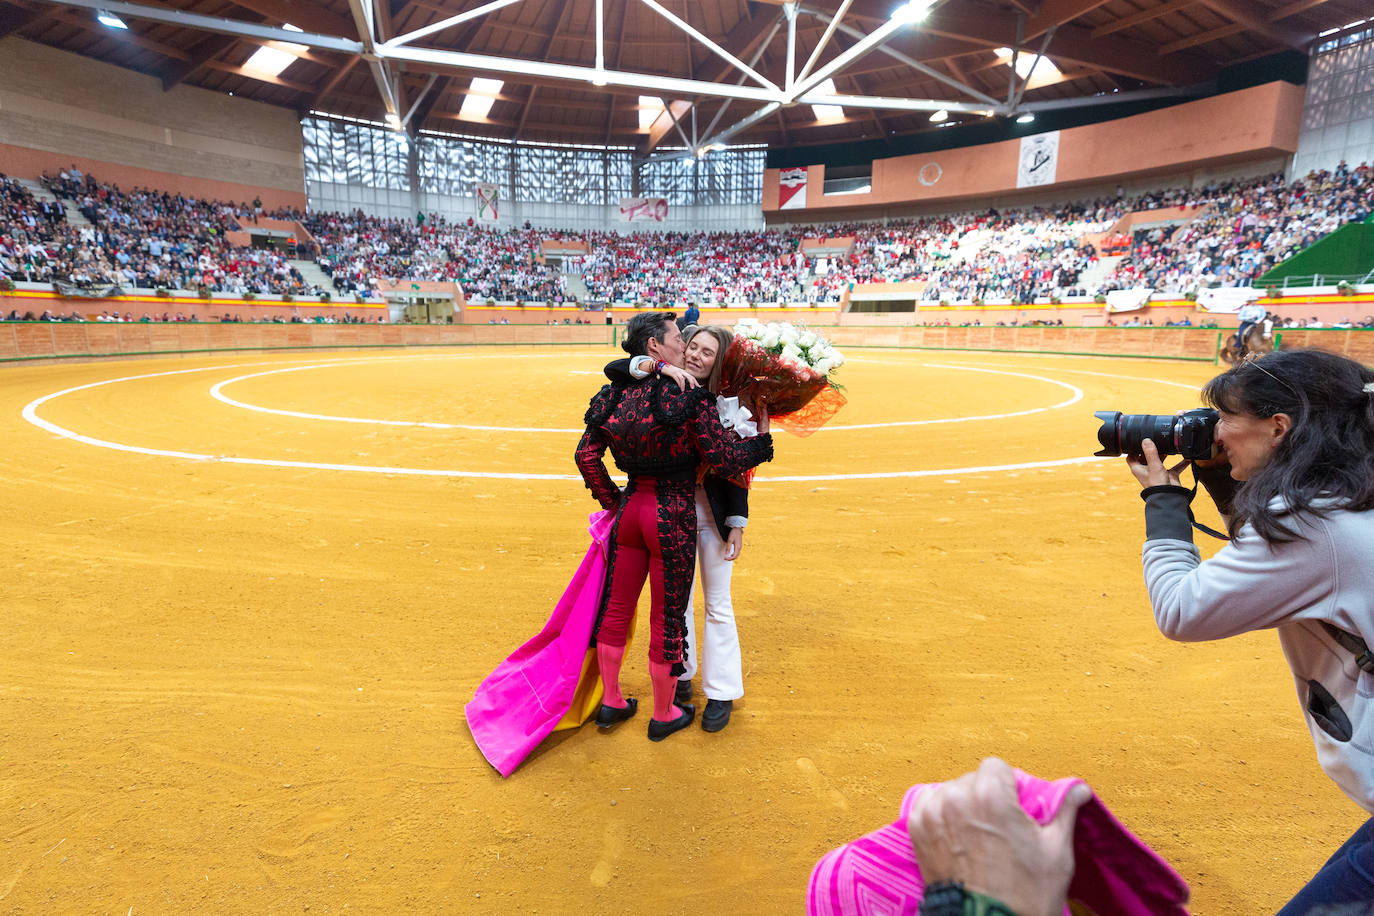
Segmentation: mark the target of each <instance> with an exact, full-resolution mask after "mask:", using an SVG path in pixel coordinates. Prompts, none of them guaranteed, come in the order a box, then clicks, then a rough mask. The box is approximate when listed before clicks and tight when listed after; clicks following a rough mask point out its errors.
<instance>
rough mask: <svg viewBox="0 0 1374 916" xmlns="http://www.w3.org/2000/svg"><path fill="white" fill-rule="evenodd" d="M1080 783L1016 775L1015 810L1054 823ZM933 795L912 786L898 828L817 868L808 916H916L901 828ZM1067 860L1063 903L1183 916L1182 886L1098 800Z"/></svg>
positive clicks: (911, 859) (918, 891)
mask: <svg viewBox="0 0 1374 916" xmlns="http://www.w3.org/2000/svg"><path fill="white" fill-rule="evenodd" d="M1080 782H1082V780H1081V779H1060V780H1057V781H1055V782H1046V781H1045V780H1043V779H1037V778H1036V777H1034V776H1030V775H1028V774H1026V773H1023V772H1021V771H1020V770H1017V771H1016V789H1017V792H1018V794H1019V795H1020V798H1021V807H1022V808H1024V809H1025V811H1026V813H1027V814H1029V815H1030V816H1031V817H1032V818H1034V819H1035V820H1036V821H1037V822H1038V823H1041V824H1047V823H1049V822H1050V821H1051V820H1053V819H1054V815H1055V813H1056V812H1057V811H1058V810H1059V808H1060V806H1061V805H1063V803H1064V798H1065V797H1066V796H1067V795H1068V794H1069V790H1070V789H1072V788H1073V787H1074V786H1076V785H1077V784H1078V783H1080ZM932 788H934V785H919V786H912V787H911V788H910V789H908V790H907V793H906V797H905V798H903V799H902V811H901V816H900V817H898V818H897V820H895V821H893V822H892V823H891V824H888V825H887V826H885V827H883V828H881V829H879V830H875V831H873V832H872V833H870V834H867V835H866V836H862V837H860V838H859V839H857V840H854V841H853V842H852V843H847V844H845V845H844V846H841V847H840V848H839V849H834V850H831V851H830V852H828V853H826V854H825V855H824V856H823V857H822V858H821V860H820V861H819V862H817V863H816V867H815V869H814V870H813V871H812V872H811V885H810V887H809V888H808V891H807V897H806V911H807V912H808V913H809V914H811V916H898V914H913V916H914V914H915V913H917V911H919V910H920V908H921V898H922V897H923V896H924V894H925V885H924V883H923V882H922V881H921V870H920V868H918V867H917V864H916V855H915V853H914V852H913V851H912V848H911V837H910V835H908V833H907V827H906V823H907V818H908V816H909V815H910V814H911V806H912V804H913V802H915V800H916V799H917V798H918V797H919V796H920V794H921V793H922V792H925V791H928V790H930V789H932ZM1073 855H1074V872H1073V881H1072V882H1071V883H1070V884H1069V900H1071V901H1073V902H1075V903H1079V904H1082V905H1083V906H1085V907H1087V908H1088V909H1089V910H1090V911H1091V912H1093V913H1096V914H1098V916H1186V914H1187V912H1188V910H1187V909H1186V908H1185V904H1187V902H1188V885H1187V883H1186V882H1185V881H1184V880H1183V879H1182V878H1181V877H1179V875H1178V873H1177V872H1175V871H1174V870H1173V869H1172V868H1170V867H1169V864H1168V863H1167V862H1165V861H1164V860H1163V859H1161V858H1160V857H1159V855H1158V854H1156V853H1155V851H1154V850H1152V849H1151V848H1150V847H1148V846H1146V845H1145V844H1144V843H1142V842H1141V841H1140V840H1139V839H1138V838H1137V837H1136V836H1135V835H1134V834H1133V833H1131V832H1130V831H1129V830H1127V829H1126V828H1125V827H1124V826H1123V825H1122V824H1121V822H1120V821H1118V820H1117V819H1116V818H1115V817H1114V816H1113V815H1112V813H1111V812H1110V811H1108V810H1107V807H1106V805H1104V804H1102V801H1101V799H1099V798H1098V797H1097V796H1096V795H1094V796H1093V797H1092V800H1091V801H1089V802H1088V803H1087V804H1085V805H1084V806H1083V807H1082V808H1080V809H1079V811H1078V821H1077V823H1076V824H1075V825H1074V832H1073ZM1064 913H1065V914H1066V916H1067V914H1068V913H1069V910H1068V909H1067V908H1066V909H1065V910H1064Z"/></svg>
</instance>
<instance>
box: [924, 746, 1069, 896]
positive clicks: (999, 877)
mask: <svg viewBox="0 0 1374 916" xmlns="http://www.w3.org/2000/svg"><path fill="white" fill-rule="evenodd" d="M1091 798H1092V792H1091V791H1090V790H1089V789H1088V787H1087V786H1086V785H1083V784H1079V785H1076V786H1074V787H1073V788H1072V789H1070V790H1069V794H1068V795H1067V796H1066V797H1065V798H1064V803H1063V806H1062V807H1061V808H1060V809H1059V812H1058V813H1057V814H1056V815H1055V816H1054V819H1053V820H1052V821H1050V822H1049V823H1048V824H1044V825H1041V824H1038V823H1036V822H1035V821H1034V820H1032V819H1031V818H1030V816H1029V815H1027V814H1026V812H1025V809H1023V808H1022V807H1021V803H1020V801H1019V800H1018V798H1017V793H1016V776H1015V774H1014V773H1013V772H1012V769H1011V767H1009V766H1007V764H1005V763H1003V762H1002V761H1001V760H998V759H997V758H996V757H989V758H988V759H987V760H984V761H983V762H982V764H981V765H980V766H979V767H978V769H977V770H975V771H974V772H972V773H967V774H965V775H963V776H960V777H959V778H958V779H956V780H954V781H953V782H947V783H944V784H943V785H940V786H937V787H935V788H932V789H930V790H927V791H926V792H924V793H922V794H921V795H920V796H918V797H917V799H916V803H915V804H914V805H912V808H911V815H910V816H909V817H908V819H907V830H908V831H909V832H910V834H911V845H912V848H913V850H914V851H915V853H916V861H917V862H918V863H919V864H920V866H921V878H922V880H924V881H925V882H926V884H927V885H930V884H933V883H935V882H937V881H959V882H962V883H963V885H964V887H965V888H967V889H968V890H971V891H976V892H977V893H980V894H985V895H987V896H989V897H992V898H994V899H996V900H999V901H1001V902H1002V903H1003V904H1005V905H1006V906H1007V907H1008V908H1009V909H1011V911H1012V912H1014V913H1019V914H1021V916H1057V914H1060V913H1063V912H1064V904H1065V897H1066V896H1067V894H1068V889H1069V881H1070V880H1071V879H1072V878H1073V871H1074V857H1073V830H1074V825H1075V824H1076V823H1077V820H1078V809H1079V808H1081V807H1082V806H1083V805H1084V804H1085V803H1087V802H1088V801H1089V800H1090V799H1091Z"/></svg>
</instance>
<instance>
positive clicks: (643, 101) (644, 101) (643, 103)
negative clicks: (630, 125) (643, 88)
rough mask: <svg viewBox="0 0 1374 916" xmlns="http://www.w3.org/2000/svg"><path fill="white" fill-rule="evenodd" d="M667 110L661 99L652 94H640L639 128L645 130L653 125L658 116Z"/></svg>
mask: <svg viewBox="0 0 1374 916" xmlns="http://www.w3.org/2000/svg"><path fill="white" fill-rule="evenodd" d="M667 110H668V109H667V106H666V105H664V104H663V100H662V99H660V98H656V97H655V96H652V95H641V96H640V97H639V129H640V130H642V131H647V130H648V129H649V128H651V127H653V126H654V122H655V121H657V120H658V116H659V115H661V114H663V112H665V111H667Z"/></svg>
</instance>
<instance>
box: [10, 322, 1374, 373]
mask: <svg viewBox="0 0 1374 916" xmlns="http://www.w3.org/2000/svg"><path fill="white" fill-rule="evenodd" d="M816 328H817V330H819V331H820V332H821V333H823V334H825V335H826V336H827V337H829V338H830V339H831V340H832V341H833V342H834V343H835V344H836V345H837V346H840V347H904V348H912V349H927V350H972V351H990V352H1023V353H1068V354H1083V355H1092V356H1140V357H1147V358H1154V359H1187V360H1198V361H1207V362H1211V361H1213V360H1215V359H1216V354H1217V343H1218V341H1219V339H1220V337H1221V335H1223V334H1226V333H1228V332H1227V331H1225V330H1217V329H1215V328H1211V329H1204V328H1045V327H1021V328H996V327H993V328H989V327H981V328H961V327H948V328H946V327H927V328H922V327H852V326H849V327H841V326H833V325H832V326H819V325H818V326H816ZM618 332H619V328H610V327H607V326H605V325H542V324H510V325H494V326H493V325H460V324H455V325H408V324H395V325H385V324H384V325H338V324H333V325H331V324H285V325H282V324H65V323H56V324H50V323H46V322H43V323H33V322H6V323H0V363H9V364H11V365H13V364H15V363H18V362H25V361H29V360H35V359H65V358H101V357H120V356H147V355H154V354H175V353H204V352H213V351H219V350H223V351H234V350H311V349H326V348H345V347H452V346H473V345H512V344H545V345H573V344H582V345H587V344H591V345H602V346H607V347H610V346H612V345H613V343H614V341H615V340H616V338H617V335H618ZM1281 339H1282V346H1283V347H1285V348H1292V347H1319V348H1321V349H1323V350H1330V351H1331V352H1333V353H1340V354H1342V355H1345V356H1349V357H1350V358H1351V359H1357V360H1359V361H1361V362H1363V363H1365V364H1367V365H1374V331H1359V330H1334V329H1323V330H1310V331H1307V330H1301V331H1299V330H1289V331H1284V332H1282V334H1281Z"/></svg>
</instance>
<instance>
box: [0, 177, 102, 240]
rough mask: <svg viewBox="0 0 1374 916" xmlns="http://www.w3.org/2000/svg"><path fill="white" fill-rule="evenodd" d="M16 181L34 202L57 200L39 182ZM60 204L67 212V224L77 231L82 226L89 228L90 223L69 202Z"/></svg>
mask: <svg viewBox="0 0 1374 916" xmlns="http://www.w3.org/2000/svg"><path fill="white" fill-rule="evenodd" d="M16 180H17V181H18V182H19V183H20V184H21V185H23V186H24V188H25V189H26V190H27V191H28V192H29V193H30V194H32V195H33V198H34V200H40V201H41V200H48V201H52V200H58V199H59V198H58V197H57V195H56V194H54V193H53V192H51V191H49V190H48V189H47V188H45V187H44V186H43V182H41V181H34V180H33V179H32V178H19V179H16ZM61 203H62V206H63V208H64V209H65V210H66V211H67V223H68V224H70V225H72V226H76V227H77V228H78V229H79V228H81V227H82V226H89V225H90V224H91V221H90V220H88V219H86V217H85V216H83V215H82V214H81V211H80V210H78V209H76V207H74V206H73V205H72V202H71V201H70V200H63V201H61Z"/></svg>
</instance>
